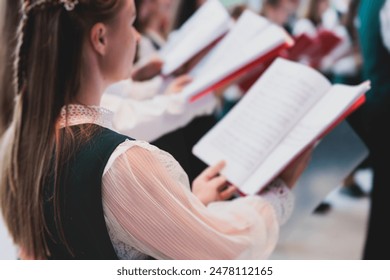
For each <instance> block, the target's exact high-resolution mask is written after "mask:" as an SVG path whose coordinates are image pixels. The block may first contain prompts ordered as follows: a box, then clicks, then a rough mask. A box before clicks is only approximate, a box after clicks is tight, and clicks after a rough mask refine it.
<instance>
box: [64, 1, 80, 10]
mask: <svg viewBox="0 0 390 280" xmlns="http://www.w3.org/2000/svg"><path fill="white" fill-rule="evenodd" d="M60 3H61V4H63V5H64V7H65V10H67V11H73V10H74V7H76V5H77V4H78V3H79V1H78V0H60Z"/></svg>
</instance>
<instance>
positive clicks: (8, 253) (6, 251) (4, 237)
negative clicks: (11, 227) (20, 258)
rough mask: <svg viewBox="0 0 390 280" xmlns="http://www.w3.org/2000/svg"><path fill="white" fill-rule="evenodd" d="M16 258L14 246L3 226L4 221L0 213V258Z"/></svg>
mask: <svg viewBox="0 0 390 280" xmlns="http://www.w3.org/2000/svg"><path fill="white" fill-rule="evenodd" d="M15 259H17V255H16V248H15V246H14V245H13V244H12V240H11V238H10V236H9V235H8V232H7V229H6V228H5V225H4V221H3V219H2V217H1V215H0V260H15Z"/></svg>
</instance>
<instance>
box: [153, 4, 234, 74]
mask: <svg viewBox="0 0 390 280" xmlns="http://www.w3.org/2000/svg"><path fill="white" fill-rule="evenodd" d="M232 25H233V20H232V19H231V17H230V15H229V13H228V11H227V10H226V9H225V7H224V6H223V5H222V4H221V3H220V2H219V1H218V0H209V1H207V2H206V3H204V4H203V5H202V6H201V7H200V8H199V9H198V10H197V12H195V14H194V15H193V16H192V17H190V18H189V19H188V20H187V21H186V22H185V23H184V25H183V26H182V28H180V29H179V30H178V31H176V34H175V36H174V37H173V38H172V40H171V41H170V42H168V43H167V45H166V47H164V48H163V49H162V50H161V51H160V57H161V58H162V59H163V61H164V65H163V69H162V74H163V75H169V74H171V73H172V72H174V71H175V70H177V69H178V68H179V67H180V66H182V65H183V64H184V63H186V62H187V61H188V60H190V59H191V58H192V57H193V56H195V55H196V54H198V53H199V52H200V51H202V50H203V49H204V48H206V47H207V46H209V45H210V44H211V43H213V42H214V41H215V40H217V39H218V38H219V37H221V36H222V35H223V34H225V33H226V32H228V31H229V29H230V27H231V26H232Z"/></svg>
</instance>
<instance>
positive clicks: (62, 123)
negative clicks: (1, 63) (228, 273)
mask: <svg viewBox="0 0 390 280" xmlns="http://www.w3.org/2000/svg"><path fill="white" fill-rule="evenodd" d="M22 13H23V14H22V19H21V22H20V26H19V28H18V44H17V47H16V56H15V64H14V74H15V75H14V80H15V81H14V85H15V92H16V95H17V96H16V101H15V107H14V116H13V119H12V122H11V125H10V127H9V128H8V130H7V131H6V133H5V134H4V137H3V139H2V141H1V145H0V161H1V162H2V165H1V167H0V202H1V210H2V214H3V217H4V220H5V222H6V225H7V227H8V230H9V232H10V234H11V236H12V237H13V240H14V242H15V244H16V245H17V246H18V247H19V248H20V249H21V250H22V257H23V258H32V259H118V258H119V259H148V258H157V259H234V258H243V259H249V258H267V257H268V256H269V255H270V254H271V252H272V251H273V249H274V247H275V244H276V242H277V237H278V229H279V225H280V224H281V223H283V221H284V220H285V219H286V218H288V216H289V213H290V212H291V211H290V210H291V207H292V203H291V193H290V191H289V188H288V187H287V186H290V187H291V186H293V185H294V184H295V182H296V180H297V179H298V177H299V176H300V174H301V172H302V171H303V168H304V167H305V165H306V163H307V158H308V156H309V154H310V153H306V154H305V155H304V156H303V157H301V158H300V159H299V160H298V161H297V162H296V164H294V165H292V166H290V168H288V169H286V170H285V171H284V172H283V173H282V174H281V175H280V178H279V179H277V180H275V181H274V182H272V184H271V185H270V186H269V187H268V188H267V190H266V191H265V192H264V193H262V194H261V195H256V196H247V197H240V198H237V199H234V200H232V201H223V200H225V199H228V198H230V197H231V195H232V194H233V193H234V192H235V190H236V189H235V187H233V186H229V185H228V184H227V182H226V179H225V178H224V177H223V176H221V175H219V172H220V171H221V169H222V168H223V164H224V163H223V162H221V163H220V164H217V165H215V166H212V167H209V168H207V169H206V170H205V171H204V172H203V173H202V174H201V175H200V176H199V177H198V178H197V179H196V180H195V181H194V183H193V188H192V192H191V191H190V187H189V182H188V178H187V176H186V174H185V173H184V172H183V169H182V168H181V167H180V166H179V165H178V164H177V162H176V161H175V160H174V159H173V158H172V157H171V156H170V155H169V154H167V153H165V152H163V151H161V150H159V149H158V148H156V147H154V146H152V145H150V144H148V143H145V142H142V141H137V140H134V139H131V138H129V137H126V136H123V135H121V134H118V133H116V132H115V131H113V130H112V128H111V122H110V117H111V113H110V112H108V111H107V110H106V109H103V108H102V107H100V106H99V104H100V99H101V95H102V93H103V92H104V90H105V88H106V87H107V86H108V85H110V84H111V83H114V82H116V81H118V80H121V79H123V78H124V77H126V76H127V75H129V71H131V69H129V68H131V67H129V65H132V61H133V59H134V52H135V44H136V41H137V39H138V36H139V35H138V33H137V32H136V30H135V29H134V28H133V26H132V24H133V21H134V18H135V9H134V3H133V0H78V1H77V0H30V1H23V3H22Z"/></svg>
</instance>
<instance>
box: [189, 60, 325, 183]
mask: <svg viewBox="0 0 390 280" xmlns="http://www.w3.org/2000/svg"><path fill="white" fill-rule="evenodd" d="M330 86H331V85H330V83H329V82H328V81H327V79H325V78H324V77H323V76H322V75H321V74H319V73H318V72H317V71H315V70H313V69H311V68H309V67H307V66H304V65H301V64H299V63H294V62H290V61H287V60H285V59H282V58H278V59H277V60H276V61H275V62H274V63H273V64H272V65H271V66H270V67H269V68H268V69H267V71H266V72H265V73H264V74H263V75H262V77H261V78H260V79H259V80H258V81H257V82H256V83H255V84H254V85H253V87H252V88H251V89H250V90H249V91H248V93H247V94H246V95H245V96H244V97H243V98H242V100H241V101H240V102H239V103H238V104H237V105H236V106H235V107H234V108H233V109H232V110H231V111H230V112H229V114H228V115H227V116H226V117H224V118H223V119H222V120H221V121H220V122H219V123H218V124H217V125H216V126H215V127H214V128H213V129H212V130H211V131H209V132H208V133H207V134H206V135H205V136H204V137H203V138H202V139H201V140H200V141H199V142H198V143H197V144H196V145H195V146H194V150H193V152H194V154H195V155H196V156H198V157H199V158H200V159H202V160H203V161H204V162H206V163H207V164H209V165H212V164H215V163H217V162H218V161H220V160H225V161H226V162H227V165H226V167H225V168H224V170H223V171H222V173H223V174H224V175H225V176H226V177H227V179H228V180H229V181H230V182H231V183H234V184H235V185H237V186H242V185H243V183H244V182H245V181H246V180H247V179H248V177H249V176H250V175H251V174H252V173H253V172H255V170H256V168H257V167H258V166H259V165H260V163H261V162H263V161H264V159H265V158H266V157H267V155H268V154H269V153H270V152H271V151H272V149H274V147H275V146H276V145H277V144H278V143H279V142H280V141H282V139H283V138H284V136H285V135H286V134H287V133H288V132H289V131H290V130H291V129H292V128H293V126H294V125H295V124H296V123H297V122H298V121H299V119H300V118H302V117H303V115H304V114H306V113H307V111H308V110H309V109H310V108H311V107H312V106H313V104H314V103H315V102H317V101H318V100H319V99H320V98H321V96H322V95H323V94H324V93H325V92H326V91H327V90H328V89H329V88H330Z"/></svg>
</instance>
